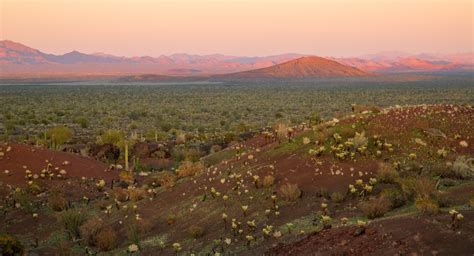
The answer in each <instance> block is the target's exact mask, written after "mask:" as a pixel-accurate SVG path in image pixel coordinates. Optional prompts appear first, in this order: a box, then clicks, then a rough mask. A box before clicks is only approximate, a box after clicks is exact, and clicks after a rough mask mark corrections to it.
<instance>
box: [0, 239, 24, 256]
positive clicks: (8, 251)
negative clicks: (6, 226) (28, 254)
mask: <svg viewBox="0 0 474 256" xmlns="http://www.w3.org/2000/svg"><path fill="white" fill-rule="evenodd" d="M23 253H24V247H23V245H22V244H21V242H20V241H19V240H18V239H16V238H15V237H13V236H11V235H7V234H2V235H0V255H23Z"/></svg>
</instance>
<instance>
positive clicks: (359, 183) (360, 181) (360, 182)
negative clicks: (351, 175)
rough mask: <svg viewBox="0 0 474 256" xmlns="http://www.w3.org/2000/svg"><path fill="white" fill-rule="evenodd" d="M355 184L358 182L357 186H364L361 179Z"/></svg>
mask: <svg viewBox="0 0 474 256" xmlns="http://www.w3.org/2000/svg"><path fill="white" fill-rule="evenodd" d="M355 182H356V185H359V186H362V184H364V181H363V180H361V179H357V180H356V181H355Z"/></svg>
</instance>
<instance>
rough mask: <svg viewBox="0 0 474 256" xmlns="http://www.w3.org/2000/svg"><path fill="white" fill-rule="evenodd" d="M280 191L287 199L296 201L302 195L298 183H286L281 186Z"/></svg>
mask: <svg viewBox="0 0 474 256" xmlns="http://www.w3.org/2000/svg"><path fill="white" fill-rule="evenodd" d="M280 192H281V194H282V195H283V197H284V198H285V199H286V200H287V201H295V200H296V199H298V198H299V197H300V196H301V190H300V189H299V187H298V185H297V184H291V183H287V184H284V185H282V186H281V187H280Z"/></svg>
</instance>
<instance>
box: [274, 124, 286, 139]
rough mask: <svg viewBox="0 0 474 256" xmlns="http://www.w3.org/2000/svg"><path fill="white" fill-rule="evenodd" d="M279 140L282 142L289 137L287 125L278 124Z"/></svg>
mask: <svg viewBox="0 0 474 256" xmlns="http://www.w3.org/2000/svg"><path fill="white" fill-rule="evenodd" d="M276 133H277V138H278V140H279V141H280V142H281V141H283V140H284V139H286V138H287V137H288V126H286V124H278V125H277V129H276Z"/></svg>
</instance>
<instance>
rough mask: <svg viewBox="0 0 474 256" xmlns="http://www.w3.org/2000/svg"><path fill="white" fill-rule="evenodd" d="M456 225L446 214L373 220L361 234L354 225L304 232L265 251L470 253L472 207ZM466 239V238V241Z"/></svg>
mask: <svg viewBox="0 0 474 256" xmlns="http://www.w3.org/2000/svg"><path fill="white" fill-rule="evenodd" d="M463 214H464V216H465V220H464V222H463V223H462V225H461V226H460V228H459V229H457V230H455V231H453V230H451V229H450V227H449V223H450V216H449V214H444V215H438V216H436V217H401V218H393V219H387V220H380V221H374V222H373V223H371V224H369V225H368V227H367V229H366V232H365V234H363V235H360V236H355V235H354V232H355V230H356V229H357V227H353V226H351V227H341V228H335V229H329V230H324V231H321V232H319V233H314V234H311V235H308V236H307V237H306V238H304V239H302V240H300V241H298V242H295V243H291V244H288V245H283V244H280V245H278V246H277V247H275V248H273V249H271V250H269V251H268V252H267V254H268V255H471V254H472V253H473V247H472V245H473V244H474V236H473V234H474V211H473V210H469V211H465V212H463ZM466 240H467V241H466Z"/></svg>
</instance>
